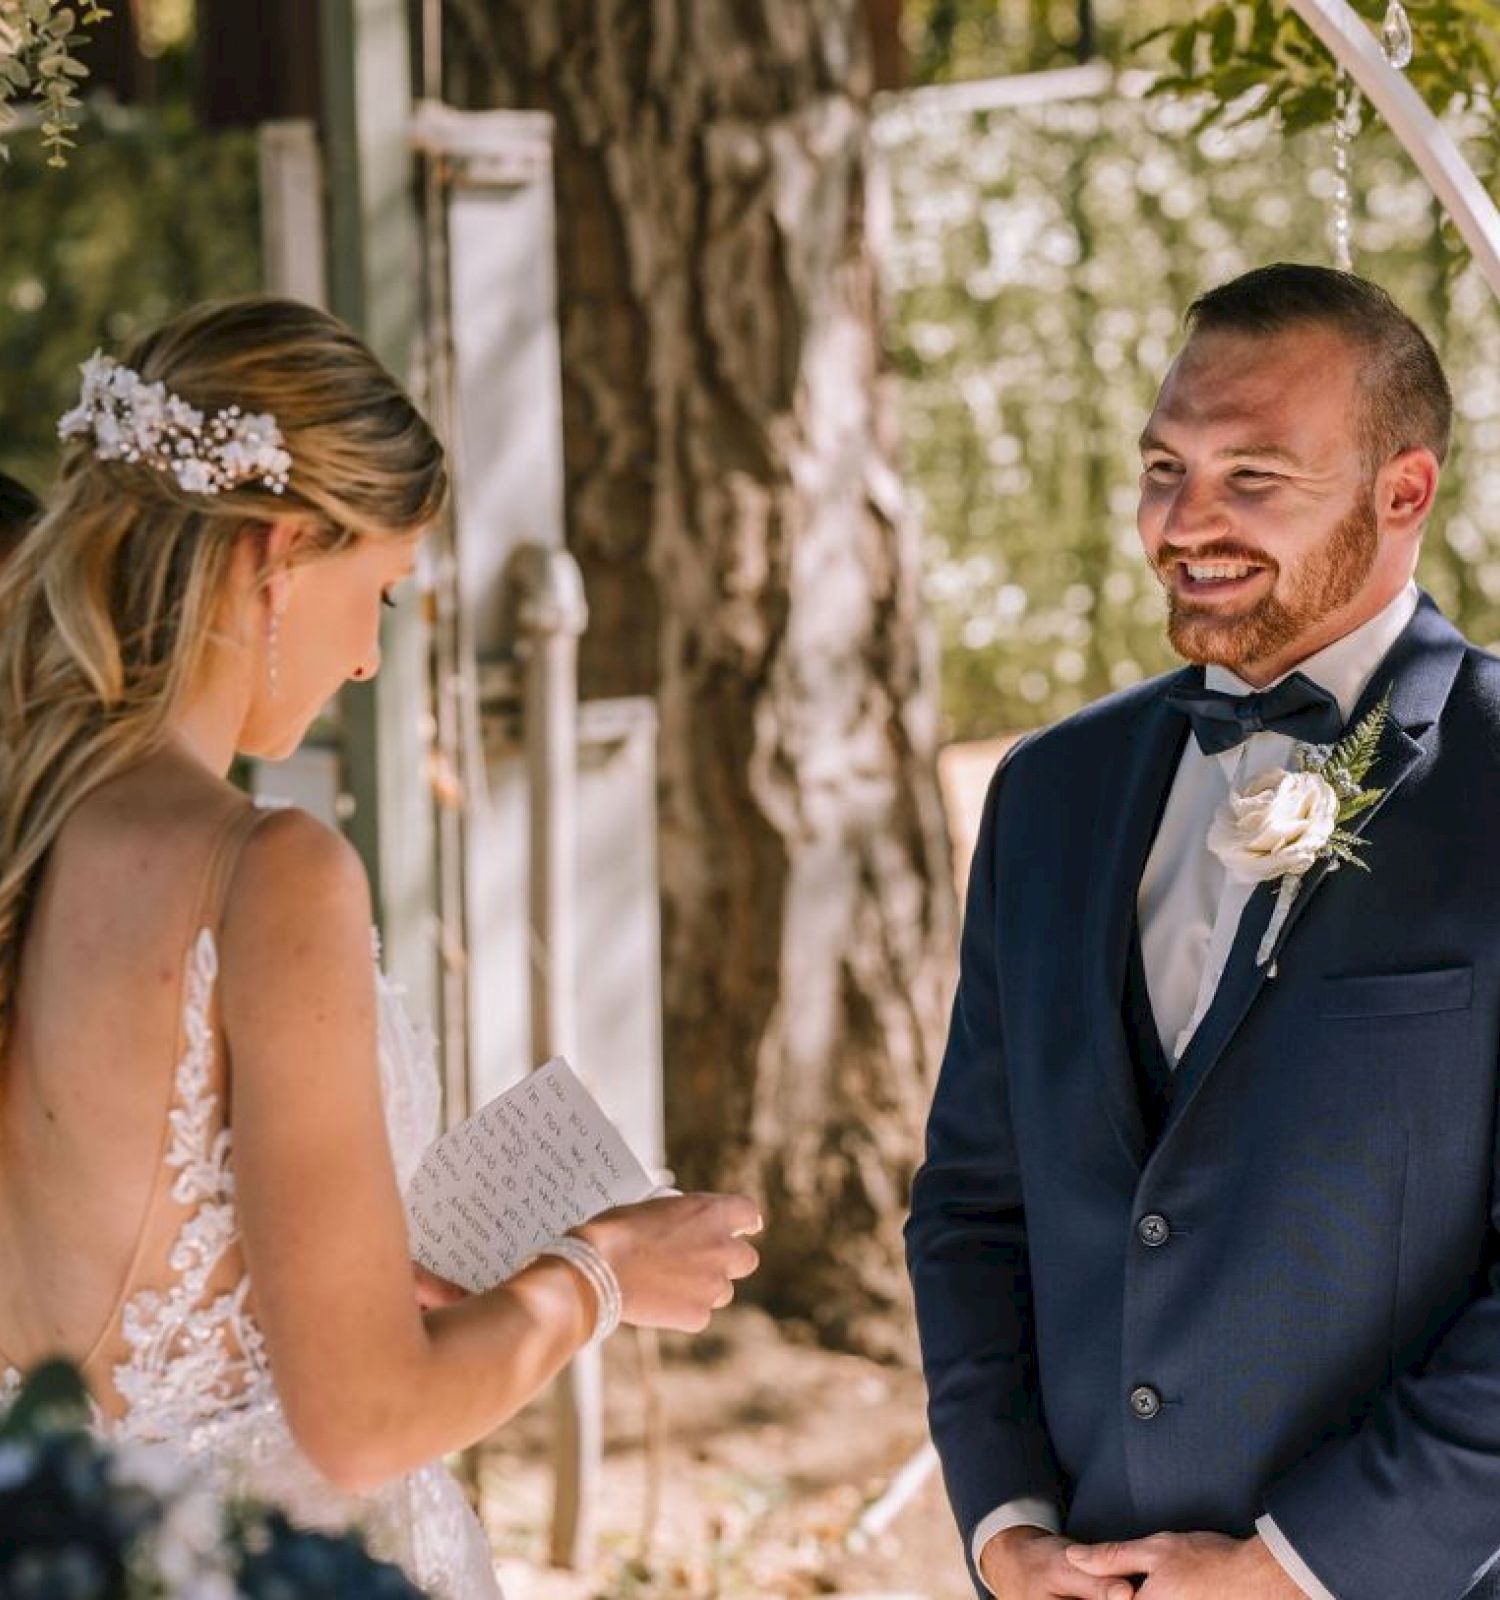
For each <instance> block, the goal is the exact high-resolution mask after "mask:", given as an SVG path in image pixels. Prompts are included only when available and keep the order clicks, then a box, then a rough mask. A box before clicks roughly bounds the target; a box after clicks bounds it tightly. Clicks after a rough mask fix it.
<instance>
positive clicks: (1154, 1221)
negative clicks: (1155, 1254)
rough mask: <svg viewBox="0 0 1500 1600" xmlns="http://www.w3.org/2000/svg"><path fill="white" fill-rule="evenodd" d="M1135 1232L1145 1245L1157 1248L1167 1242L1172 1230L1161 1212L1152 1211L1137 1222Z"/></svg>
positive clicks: (1153, 1248)
mask: <svg viewBox="0 0 1500 1600" xmlns="http://www.w3.org/2000/svg"><path fill="white" fill-rule="evenodd" d="M1135 1232H1136V1237H1137V1238H1138V1239H1139V1240H1140V1241H1141V1243H1142V1244H1143V1245H1147V1246H1148V1247H1149V1248H1151V1249H1152V1250H1155V1249H1158V1248H1159V1247H1160V1246H1161V1245H1164V1244H1165V1243H1166V1242H1167V1240H1168V1238H1169V1237H1170V1236H1171V1232H1172V1230H1171V1228H1170V1227H1169V1226H1168V1224H1167V1219H1166V1218H1165V1217H1164V1216H1162V1215H1161V1213H1160V1212H1157V1211H1151V1212H1148V1213H1147V1214H1146V1215H1145V1216H1144V1217H1142V1218H1141V1220H1140V1221H1139V1222H1138V1223H1136V1225H1135Z"/></svg>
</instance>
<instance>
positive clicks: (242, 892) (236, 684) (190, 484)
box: [0, 299, 760, 1600]
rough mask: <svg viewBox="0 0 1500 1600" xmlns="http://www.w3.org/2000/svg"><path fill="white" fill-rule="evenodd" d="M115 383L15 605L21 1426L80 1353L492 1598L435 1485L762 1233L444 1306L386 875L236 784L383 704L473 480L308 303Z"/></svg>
mask: <svg viewBox="0 0 1500 1600" xmlns="http://www.w3.org/2000/svg"><path fill="white" fill-rule="evenodd" d="M83 371H84V382H83V394H82V398H81V400H80V403H79V405H78V406H77V407H76V408H75V409H74V410H72V411H70V412H69V413H68V415H67V416H66V417H64V418H63V420H62V423H61V425H60V431H61V432H62V434H63V436H64V438H65V439H66V440H68V441H69V443H68V447H67V450H66V452H65V457H64V461H63V466H62V471H61V477H60V481H59V484H58V487H57V490H56V492H55V494H54V495H53V497H52V499H51V502H50V505H49V507H48V509H47V512H46V515H45V516H44V517H43V518H42V520H41V521H40V522H39V523H37V524H36V525H35V526H34V528H33V529H32V530H31V531H30V533H29V534H28V535H27V536H26V538H25V540H24V542H23V543H22V544H21V545H20V547H19V549H18V550H17V551H16V552H15V553H14V554H13V555H12V556H11V557H10V559H9V560H8V561H7V562H6V564H5V566H4V567H3V569H0V1283H3V1284H5V1286H6V1289H7V1291H8V1292H7V1293H6V1294H5V1296H4V1297H3V1300H0V1397H3V1395H4V1394H5V1393H6V1392H9V1391H13V1390H14V1388H15V1386H16V1384H17V1382H18V1378H19V1374H20V1372H21V1371H23V1370H24V1369H25V1368H26V1367H28V1366H30V1365H31V1364H33V1363H35V1362H36V1361H38V1360H39V1359H41V1358H42V1357H45V1356H47V1355H50V1354H53V1353H56V1352H63V1353H65V1354H67V1355H70V1356H71V1357H72V1358H73V1359H74V1360H76V1361H77V1362H78V1363H80V1365H81V1366H82V1368H83V1371H84V1374H85V1377H86V1378H87V1380H88V1382H89V1385H90V1389H91V1391H92V1393H93V1395H94V1397H95V1402H96V1406H97V1421H98V1426H99V1427H100V1428H101V1429H103V1430H104V1431H106V1432H109V1433H112V1434H115V1435H118V1436H122V1437H126V1438H132V1439H144V1440H160V1441H165V1442H167V1443H169V1444H172V1445H174V1446H176V1447H178V1448H179V1449H180V1450H183V1451H186V1452H188V1453H189V1454H190V1455H192V1456H193V1457H194V1458H196V1459H197V1460H199V1461H200V1462H201V1463H202V1465H203V1467H204V1468H205V1469H206V1470H207V1471H209V1472H210V1473H212V1475H213V1476H214V1479H215V1481H216V1482H217V1483H218V1484H219V1486H220V1487H221V1488H223V1489H224V1490H225V1491H227V1492H229V1493H236V1494H254V1495H256V1496H259V1497H262V1498H267V1499H271V1500H275V1501H277V1502H279V1503H281V1504H282V1505H284V1506H286V1507H287V1509H288V1510H289V1511H290V1513H291V1514H292V1516H293V1517H294V1518H300V1519H302V1520H303V1521H305V1522H308V1523H310V1524H312V1525H315V1526H321V1527H327V1528H338V1527H343V1526H350V1525H357V1526H359V1527H362V1528H363V1529H364V1530H365V1531H366V1533H367V1534H368V1536H369V1538H370V1542H371V1545H372V1547H373V1548H374V1549H376V1551H377V1552H378V1553H380V1554H382V1555H384V1556H386V1557H387V1558H389V1559H392V1560H396V1561H398V1562H400V1563H401V1564H402V1565H403V1566H404V1567H405V1568H406V1570H407V1571H408V1573H409V1574H410V1575H411V1577H412V1578H413V1579H414V1580H415V1581H416V1582H417V1583H418V1584H419V1585H421V1586H423V1587H424V1588H426V1589H427V1590H428V1591H429V1592H431V1593H433V1594H436V1595H441V1596H447V1597H452V1600H458V1597H462V1600H473V1597H476V1596H484V1595H490V1596H494V1595H496V1594H497V1593H498V1591H497V1589H496V1586H495V1580H494V1576H493V1568H492V1564H491V1561H490V1557H489V1552H488V1550H487V1548H486V1546H485V1542H484V1539H483V1537H482V1535H481V1533H480V1530H479V1527H478V1524H477V1523H476V1522H475V1521H474V1519H473V1517H472V1516H471V1515H470V1513H469V1511H468V1509H467V1506H466V1505H465V1503H464V1501H463V1498H462V1496H461V1494H460V1492H459V1490H458V1487H457V1485H456V1484H455V1483H454V1482H453V1480H451V1479H450V1478H449V1477H448V1476H447V1474H446V1473H445V1472H444V1471H443V1469H442V1467H441V1466H440V1465H434V1464H433V1463H435V1462H436V1461H437V1459H438V1458H439V1457H441V1456H442V1455H443V1454H444V1453H445V1452H448V1451H453V1450H457V1449H459V1448H461V1447H463V1446H465V1445H468V1444H471V1443H472V1442H474V1441H475V1440H477V1439H479V1438H481V1437H483V1436H484V1435H485V1434H487V1433H488V1432H490V1431H491V1430H492V1429H493V1428H495V1427H496V1426H497V1425H498V1424H500V1423H501V1422H503V1421H504V1420H505V1419H506V1418H507V1417H509V1416H511V1415H512V1414H513V1413H514V1412H515V1411H516V1410H517V1409H518V1408H519V1407H521V1406H522V1405H524V1404H525V1403H526V1402H527V1401H528V1400H530V1399H531V1398H532V1397H533V1396H534V1395H535V1394H537V1392H538V1391H539V1390H540V1389H541V1388H542V1387H543V1386H544V1385H545V1384H546V1383H547V1382H548V1380H549V1379H551V1378H552V1377H553V1375H554V1374H555V1373H557V1372H558V1370H559V1369H560V1368H561V1367H562V1366H563V1365H564V1364H565V1363H566V1362H567V1361H568V1359H569V1358H570V1357H571V1356H572V1355H573V1354H574V1353H575V1352H576V1351H577V1350H578V1349H579V1348H580V1347H581V1346H582V1345H584V1344H586V1343H587V1342H588V1341H589V1340H590V1339H591V1338H593V1337H595V1336H602V1335H603V1334H604V1333H606V1332H607V1331H608V1330H609V1328H610V1326H612V1324H613V1322H614V1321H615V1320H617V1319H618V1317H619V1316H620V1315H622V1314H623V1317H624V1318H625V1320H627V1321H630V1322H634V1323H637V1324H639V1325H643V1326H651V1327H662V1328H676V1329H681V1330H687V1331H694V1330H697V1329H700V1328H702V1327H703V1326H704V1325H705V1324H706V1322H707V1321H708V1318H709V1316H710V1313H711V1312H712V1310H713V1309H715V1308H717V1307H720V1306H723V1305H725V1304H727V1303H728V1301H729V1300H730V1298H731V1296H732V1293H733V1284H732V1280H733V1279H735V1278H739V1277H742V1276H744V1275H745V1274H747V1273H749V1272H750V1271H751V1270H752V1269H753V1268H754V1266H755V1262H756V1255H755V1251H754V1250H753V1248H752V1247H751V1246H750V1245H749V1244H748V1243H747V1242H746V1241H745V1238H744V1237H743V1236H744V1235H745V1234H747V1233H750V1232H753V1231H755V1230H757V1229H758V1228H759V1226H760V1223H759V1218H758V1216H757V1212H756V1207H755V1205H754V1204H753V1203H752V1202H751V1201H749V1200H746V1199H743V1198H739V1197H733V1196H713V1195H698V1196H687V1197H680V1198H667V1199H660V1200H655V1201H650V1202H647V1203H646V1204H643V1205H638V1206H631V1207H625V1208H622V1209H620V1210H617V1211H613V1212H608V1213H606V1214H604V1215H603V1216H600V1217H598V1218H596V1219H595V1220H594V1221H592V1222H590V1223H588V1224H586V1225H585V1226H583V1227H581V1228H578V1229H576V1230H574V1232H573V1233H572V1234H571V1235H570V1236H569V1237H568V1238H567V1239H565V1240H562V1241H559V1243H558V1246H557V1252H558V1253H556V1254H547V1253H544V1254H543V1255H541V1256H539V1257H538V1258H537V1259H536V1260H535V1261H534V1262H533V1263H532V1264H531V1265H529V1266H527V1267H525V1268H524V1269H523V1270H522V1271H520V1272H519V1273H517V1274H516V1276H515V1277H513V1278H512V1279H511V1280H510V1281H509V1282H507V1283H505V1284H503V1285H501V1286H500V1287H499V1288H497V1289H494V1290H491V1291H490V1292H488V1293H486V1294H479V1295H475V1296H472V1297H462V1296H460V1295H459V1294H458V1293H457V1291H451V1292H450V1291H449V1289H448V1287H447V1286H445V1285H442V1284H441V1283H440V1282H438V1281H437V1280H432V1279H427V1278H425V1277H424V1276H423V1275H421V1274H417V1273H414V1269H413V1267H412V1264H411V1262H410V1260H409V1257H408V1249H407V1234H406V1226H405V1221H404V1213H403V1209H402V1202H401V1187H402V1184H403V1183H404V1181H405V1179H406V1178H407V1177H408V1176H409V1175H410V1173H411V1171H412V1169H413V1168H414V1165H415V1162H416V1158H417V1156H418V1155H419V1153H420V1151H421V1149H422V1147H423V1146H424V1144H425V1143H426V1142H427V1140H428V1139H429V1138H430V1137H431V1136H432V1134H433V1133H434V1132H435V1123H436V1112H437V1087H436V1078H435V1074H434V1071H433V1064H432V1062H431V1060H430V1058H429V1056H428V1055H427V1054H426V1052H425V1051H424V1049H423V1048H422V1047H421V1044H420V1041H419V1037H418V1035H417V1033H416V1032H415V1030H414V1029H412V1028H411V1027H410V1026H409V1025H408V1024H406V1023H405V1021H404V1019H403V1018H402V1017H401V1015H400V1014H399V1012H398V1011H397V1010H396V1008H395V1002H394V998H393V996H392V995H391V993H390V992H389V990H388V989H386V987H385V986H384V984H383V982H382V981H381V980H380V978H379V975H378V973H377V972H376V971H375V970H374V964H373V962H372V960H371V954H370V951H371V933H370V904H369V893H368V888H367V885H366V881H365V877H364V874H363V871H362V870H361V867H360V864H359V861H358V858H357V857H356V856H355V854H354V852H353V851H352V850H351V848H350V847H349V845H348V844H346V843H345V841H344V840H343V839H342V838H341V837H340V836H339V835H338V834H336V833H334V832H331V831H329V830H328V829H326V828H325V827H323V826H322V825H321V824H319V823H318V822H316V821H314V820H313V819H312V818H311V817H309V816H307V815H306V814H305V813H303V812H300V811H295V810H285V811H275V812H262V811H258V810H256V808H255V807H254V806H253V805H251V803H250V802H249V801H248V800H246V799H245V797H244V796H243V795H242V794H241V793H240V792H239V791H238V790H236V789H235V788H234V787H233V786H232V785H231V784H230V783H229V782H228V778H227V775H228V773H229V771H230V768H231V765H232V763H233V762H234V760H235V758H236V756H237V755H241V754H245V755H254V756H261V757H277V756H285V755H287V754H288V753H289V752H290V751H292V750H293V749H295V748H296V746H297V744H298V742H299V740H300V739H301V737H302V735H303V733H304V731H305V730H306V728H307V726H308V724H309V722H310V721H311V720H312V718H313V717H314V716H315V715H316V713H317V712H318V710H319V708H320V707H321V706H322V705H323V704H324V703H325V702H326V701H327V699H328V698H329V696H330V695H331V694H332V693H333V692H334V691H335V690H336V689H337V688H338V687H339V685H340V684H341V683H342V682H343V681H344V680H345V679H347V678H369V677H372V676H373V675H374V673H375V672H376V670H377V669H378V667H379V665H380V651H379V646H378V643H377V635H378V622H379V616H380V608H381V606H382V605H391V604H395V603H396V599H395V596H396V591H397V590H398V588H399V587H400V585H401V584H402V582H403V580H405V579H406V578H407V577H409V576H410V574H411V570H412V565H413V562H414V560H415V558H416V554H417V547H418V544H419V542H420V540H421V537H422V531H423V529H424V527H425V526H426V525H427V524H428V523H430V522H431V521H432V519H433V518H434V517H435V516H436V515H437V513H438V511H439V509H440V507H441V505H442V502H443V498H444V495H445V492H446V475H445V470H444V465H443V455H442V451H441V448H440V447H439V445H438V444H437V442H436V440H435V439H434V438H433V436H432V433H431V432H430V430H429V429H428V427H427V425H426V423H425V422H424V421H423V420H422V418H421V417H420V416H419V415H418V413H417V412H416V410H415V409H414V407H413V406H412V404H411V402H410V400H409V399H408V398H407V396H406V395H405V394H404V393H403V392H402V390H401V389H400V388H399V387H398V386H397V384H396V383H395V382H394V380H393V379H392V378H391V377H390V375H389V374H388V373H386V372H385V371H384V370H383V369H382V368H381V367H380V366H379V365H378V363H377V362H376V361H375V359H374V357H373V356H372V355H371V354H370V353H369V351H368V350H367V349H366V348H365V347H364V346H363V345H362V344H361V343H360V342H359V341H358V340H357V339H356V338H355V337H354V336H353V335H352V334H351V333H350V332H349V331H348V330H347V329H346V328H344V327H343V326H342V325H341V324H339V323H337V322H335V321H334V320H333V319H332V318H330V317H328V316H326V315H324V314H323V313H321V312H319V311H315V310H313V309H311V308H310V307H307V306H302V305H297V304H294V303H291V302H288V301H281V300H270V299H256V300H242V301H235V302H230V303H225V304H220V305H215V306H208V307H204V308H201V309H198V310H194V311H191V312H188V313H186V314H185V315H183V316H180V317H178V318H176V319H175V320H174V321H172V322H170V323H168V324H167V325H166V326H165V327H163V328H161V329H160V330H159V331H158V332H156V333H155V334H152V335H150V336H148V337H146V338H144V339H143V340H141V341H140V342H139V343H138V344H137V345H136V347H135V349H134V350H133V351H132V352H131V354H130V356H129V358H128V361H127V362H126V363H124V364H119V363H116V362H113V361H111V360H110V359H109V358H107V357H102V356H96V357H95V358H94V359H93V360H92V361H91V362H89V363H88V364H87V365H86V366H85V368H84V369H83Z"/></svg>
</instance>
